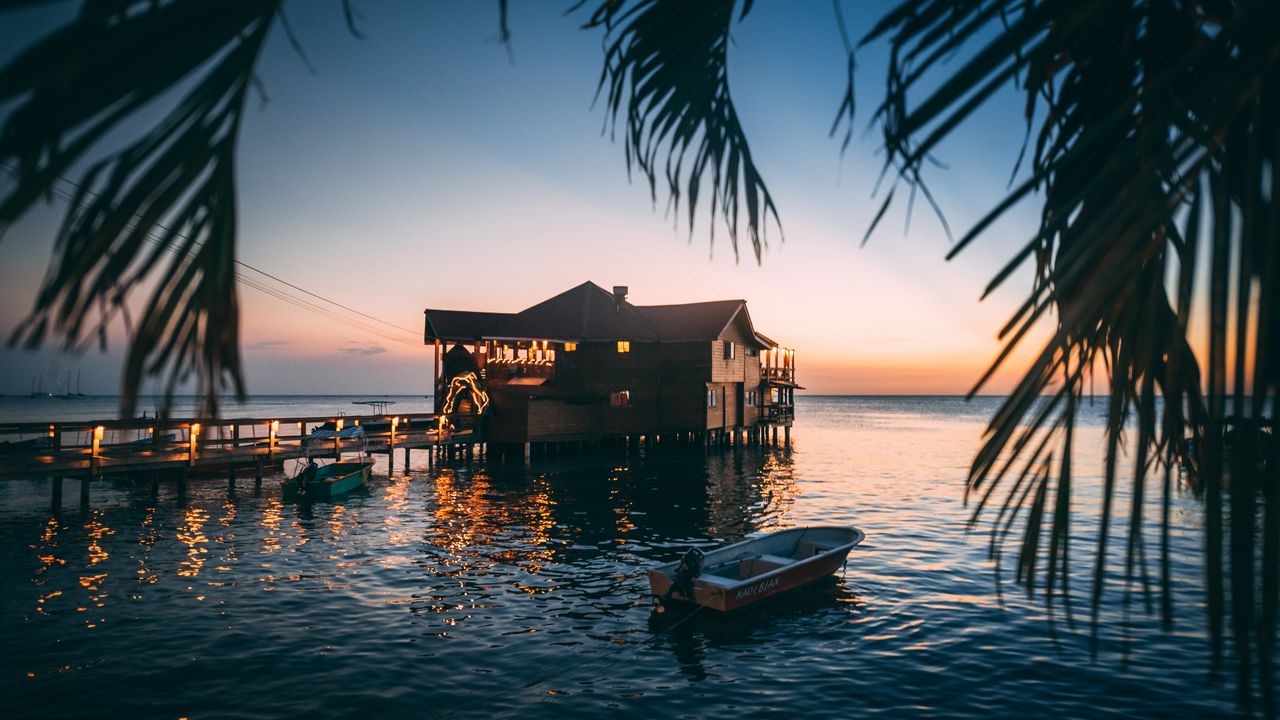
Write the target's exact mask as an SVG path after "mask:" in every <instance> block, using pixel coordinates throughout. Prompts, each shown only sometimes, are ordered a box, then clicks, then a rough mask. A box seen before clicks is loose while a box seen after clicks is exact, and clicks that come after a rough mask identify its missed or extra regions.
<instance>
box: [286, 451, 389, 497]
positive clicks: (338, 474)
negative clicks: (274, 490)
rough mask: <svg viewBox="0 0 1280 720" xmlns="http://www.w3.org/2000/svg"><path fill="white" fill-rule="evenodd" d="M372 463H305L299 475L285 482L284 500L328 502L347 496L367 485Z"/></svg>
mask: <svg viewBox="0 0 1280 720" xmlns="http://www.w3.org/2000/svg"><path fill="white" fill-rule="evenodd" d="M372 467H373V461H372V460H345V461H338V462H334V463H329V464H328V465H317V464H316V463H315V462H311V463H309V464H308V465H307V466H306V467H305V468H303V470H302V472H300V473H298V474H297V475H295V476H293V477H291V478H286V479H285V481H284V498H285V499H286V500H328V499H329V498H332V497H335V496H338V495H341V494H343V493H348V492H351V491H352V490H355V489H356V488H358V487H361V486H363V485H364V484H365V483H366V482H368V481H369V470H370V468H372Z"/></svg>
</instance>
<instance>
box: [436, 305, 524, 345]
mask: <svg viewBox="0 0 1280 720" xmlns="http://www.w3.org/2000/svg"><path fill="white" fill-rule="evenodd" d="M424 312H425V313H426V316H427V328H426V335H425V337H426V339H427V340H432V339H434V338H441V339H448V340H480V339H481V338H486V337H508V335H507V334H506V333H507V331H508V330H509V329H510V325H511V321H512V319H513V318H514V317H515V316H514V315H512V314H511V313H495V312H471V311H468V310H431V309H427V310H426V311H424Z"/></svg>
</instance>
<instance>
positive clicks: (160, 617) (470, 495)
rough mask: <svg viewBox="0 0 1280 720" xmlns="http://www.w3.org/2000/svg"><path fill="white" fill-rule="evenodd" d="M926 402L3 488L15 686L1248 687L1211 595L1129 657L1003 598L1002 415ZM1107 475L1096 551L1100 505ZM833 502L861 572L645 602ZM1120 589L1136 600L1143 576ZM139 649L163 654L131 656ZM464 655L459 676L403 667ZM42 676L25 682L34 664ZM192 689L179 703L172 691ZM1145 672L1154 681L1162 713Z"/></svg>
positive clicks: (1185, 572)
mask: <svg viewBox="0 0 1280 720" xmlns="http://www.w3.org/2000/svg"><path fill="white" fill-rule="evenodd" d="M945 404H946V403H941V405H945ZM957 404H958V406H959V407H961V408H963V407H965V406H964V405H963V404H962V403H957ZM850 405H853V406H854V409H853V410H850V409H849V406H850ZM914 405H915V403H913V402H912V401H899V402H896V403H894V402H887V401H859V402H857V403H844V404H841V403H834V402H833V403H830V408H823V407H813V406H806V407H807V409H806V412H807V413H809V414H808V415H806V417H805V421H804V422H805V427H804V429H803V432H797V438H796V440H795V442H794V445H793V448H792V451H791V452H787V451H785V450H781V449H778V450H775V449H771V448H768V449H758V450H757V449H744V450H730V451H727V452H723V453H721V452H713V453H711V454H709V455H705V456H704V455H703V454H702V453H700V452H699V453H692V454H686V453H680V452H664V451H662V450H660V449H655V451H654V452H652V453H649V454H640V455H630V456H621V455H620V456H617V457H614V458H608V457H601V456H586V455H583V456H568V457H563V458H557V460H556V461H555V462H538V461H535V462H534V463H533V464H532V465H531V466H524V465H520V464H513V465H506V466H503V465H496V464H495V465H486V464H483V463H474V464H470V463H462V464H457V465H455V466H451V467H447V468H432V469H430V470H423V469H421V468H420V469H419V470H418V471H417V472H416V474H415V475H413V476H409V475H404V476H401V475H397V476H395V477H386V476H385V475H379V476H375V477H374V478H373V479H372V480H371V483H370V489H369V492H367V493H364V494H353V495H351V496H349V497H344V498H342V499H341V500H340V501H339V502H337V503H316V504H313V505H298V504H293V503H282V502H281V500H280V497H279V492H278V489H277V487H276V486H275V484H274V483H268V484H267V485H266V489H265V491H264V496H263V497H261V498H253V497H248V496H247V494H246V495H242V496H241V497H240V498H239V499H238V500H236V501H235V502H230V501H228V499H227V495H226V492H225V486H224V485H223V484H222V483H221V482H218V481H209V482H192V483H190V485H189V488H188V493H187V506H186V507H175V506H174V503H173V502H172V501H171V500H172V497H171V493H168V492H166V493H162V494H161V495H162V496H163V497H164V501H163V502H161V501H158V500H156V499H154V498H153V497H152V496H151V493H150V488H149V487H147V486H146V485H145V484H143V485H141V486H137V485H136V484H131V483H120V484H118V485H113V486H112V487H108V488H104V489H102V490H101V491H98V490H96V489H95V494H94V510H95V511H94V512H93V513H90V514H86V515H85V516H84V519H82V520H81V519H77V520H76V521H70V520H69V519H68V518H64V519H63V520H59V519H57V518H52V519H51V518H50V517H49V515H48V513H47V504H48V503H47V494H41V495H40V496H39V497H38V498H35V500H33V501H32V502H31V503H30V506H31V508H33V509H31V510H30V511H27V510H8V509H6V507H5V506H4V505H3V504H0V513H4V512H7V513H8V515H7V516H6V517H7V520H8V521H7V522H3V523H0V536H2V537H0V539H3V540H5V541H7V544H8V546H11V547H14V548H19V551H17V552H14V553H11V554H9V555H8V556H7V557H6V556H4V555H0V570H2V574H0V580H3V581H4V582H5V583H6V589H7V590H6V593H4V594H3V595H2V596H0V608H2V609H3V610H5V611H6V612H4V613H0V623H3V626H2V627H0V632H3V636H4V637H6V640H7V641H9V642H11V644H12V646H13V647H20V648H22V649H23V656H22V659H21V662H22V664H23V667H21V668H17V669H15V672H12V673H8V674H2V673H0V685H3V687H0V691H3V692H4V693H6V697H11V698H14V699H15V700H16V701H17V702H20V703H23V704H24V705H23V706H24V707H41V708H46V709H47V710H48V713H47V714H48V715H51V716H54V715H75V714H77V713H81V714H83V712H84V711H83V709H77V708H78V707H80V706H78V705H76V703H77V702H81V701H82V698H84V697H93V698H95V699H97V701H98V703H97V704H96V705H95V707H94V710H95V712H97V713H98V714H101V715H109V716H147V717H162V716H175V717H176V716H180V715H182V714H186V713H187V712H190V714H191V715H197V714H207V715H210V716H235V715H237V714H246V708H248V707H251V708H252V711H250V712H249V714H261V715H273V716H275V715H279V716H299V715H307V714H313V715H314V714H350V715H363V714H368V715H378V716H388V715H407V716H416V715H421V714H422V712H423V710H424V709H426V710H427V712H428V714H430V713H440V714H444V713H449V712H454V711H457V712H456V716H459V717H465V716H475V715H482V714H491V715H496V716H507V717H510V716H516V715H520V716H521V717H559V716H562V715H564V716H575V717H585V716H603V715H628V714H638V713H639V712H645V713H659V714H664V715H666V714H670V715H673V716H685V715H706V716H739V715H748V716H749V715H752V714H753V712H752V711H753V709H755V708H766V707H769V708H779V707H783V706H785V707H787V708H788V710H794V714H797V715H802V716H804V715H812V716H818V715H831V714H833V710H832V708H833V706H832V705H831V703H830V701H829V698H832V697H835V698H839V699H840V702H841V705H840V707H839V712H840V714H854V715H857V714H863V713H868V712H878V713H880V714H890V715H904V716H905V715H935V716H937V715H949V716H968V717H974V718H978V717H981V718H991V717H1000V716H1004V717H1017V716H1020V715H1028V714H1046V715H1048V714H1053V715H1061V716H1075V717H1089V716H1094V715H1096V714H1097V713H1096V712H1093V711H1095V710H1097V709H1098V708H1099V707H1102V706H1104V705H1106V706H1107V707H1109V708H1111V709H1113V710H1114V711H1115V712H1118V713H1125V714H1129V715H1143V714H1146V715H1150V714H1152V713H1151V712H1150V708H1151V707H1168V708H1175V709H1176V711H1177V712H1180V713H1181V714H1183V715H1184V716H1203V715H1206V714H1213V713H1215V712H1218V711H1221V710H1222V708H1223V707H1226V708H1228V709H1229V707H1230V696H1229V693H1228V694H1227V695H1226V698H1225V704H1221V703H1218V700H1217V698H1218V691H1217V690H1209V689H1205V688H1204V684H1203V683H1202V682H1200V681H1201V680H1202V673H1201V670H1202V669H1203V668H1204V667H1205V662H1204V659H1203V653H1202V652H1200V650H1201V649H1202V647H1203V643H1202V636H1203V635H1204V632H1205V629H1204V625H1203V621H1202V616H1201V615H1198V614H1196V613H1195V611H1194V609H1192V610H1189V611H1186V612H1184V613H1183V614H1182V615H1180V616H1179V625H1178V626H1177V631H1176V633H1173V634H1169V635H1165V636H1161V637H1160V638H1158V639H1157V640H1156V641H1154V642H1153V643H1152V644H1151V645H1141V644H1135V645H1134V651H1133V652H1132V654H1131V656H1130V658H1129V663H1128V664H1127V665H1124V666H1120V665H1119V664H1118V663H1117V664H1114V665H1113V664H1104V663H1105V662H1106V661H1105V657H1106V656H1105V647H1106V646H1105V645H1104V651H1103V652H1104V654H1103V657H1104V663H1099V664H1098V665H1092V664H1091V663H1090V662H1089V648H1088V645H1087V637H1086V638H1085V639H1084V640H1083V641H1079V642H1077V641H1076V640H1073V639H1072V637H1071V636H1070V635H1069V634H1067V636H1066V637H1065V638H1063V639H1062V640H1061V641H1060V643H1059V646H1058V647H1055V646H1054V645H1053V644H1052V643H1051V641H1049V640H1047V639H1046V637H1045V636H1046V632H1045V627H1044V620H1043V618H1044V617H1045V612H1044V609H1043V607H1042V604H1041V602H1040V600H1039V599H1037V600H1035V601H1033V602H1027V601H1025V600H1023V599H1022V598H1021V597H1020V596H1017V597H1006V604H1005V606H1004V607H1003V608H1002V607H1001V606H1000V605H999V603H998V600H997V597H996V595H995V593H994V590H993V586H992V582H991V575H990V570H991V566H990V563H989V561H988V560H987V558H986V554H985V551H986V547H985V544H984V542H983V540H984V538H985V535H983V534H982V533H981V532H979V533H978V534H977V536H976V537H974V536H970V539H968V540H966V539H965V537H966V536H965V521H966V520H967V517H968V510H966V509H965V508H964V507H963V505H962V503H961V494H962V487H963V485H962V481H963V477H964V473H965V470H966V469H967V464H968V461H969V459H970V458H971V453H972V450H973V448H974V446H975V445H976V441H977V438H978V437H979V436H980V434H981V431H982V429H983V427H984V421H985V417H986V413H985V411H979V412H976V413H966V412H964V411H959V412H952V411H951V410H945V411H936V412H934V411H922V410H919V409H918V408H915V407H914ZM923 405H924V406H926V407H927V405H928V404H927V403H925V404H923ZM935 406H940V405H939V404H938V403H935ZM948 407H949V406H948ZM930 412H933V413H934V414H933V415H930ZM1081 442H1082V447H1083V446H1084V441H1083V435H1082V441H1081ZM922 448H923V449H925V450H927V452H924V451H922ZM1086 452H1087V451H1082V453H1086ZM1096 459H1097V458H1089V457H1082V458H1081V462H1080V465H1081V467H1082V468H1083V467H1086V466H1087V465H1088V464H1089V462H1090V461H1091V460H1096ZM1081 472H1082V474H1083V473H1084V470H1082V471H1081ZM1089 482H1090V479H1089V477H1087V476H1083V477H1082V479H1081V484H1080V487H1081V493H1080V496H1079V501H1080V502H1081V504H1082V507H1083V508H1084V509H1083V510H1082V514H1081V515H1080V521H1079V523H1078V525H1076V528H1077V529H1078V531H1079V538H1078V539H1076V538H1073V543H1075V544H1073V546H1072V553H1073V557H1077V558H1083V557H1086V553H1085V552H1083V551H1084V550H1087V549H1088V548H1087V546H1088V545H1089V543H1090V542H1091V541H1092V538H1093V537H1094V533H1095V532H1096V528H1097V522H1096V520H1097V519H1096V516H1091V515H1090V514H1089V509H1088V507H1089V506H1088V503H1090V502H1092V501H1093V499H1094V498H1095V497H1096V492H1095V491H1094V490H1091V489H1090V488H1091V486H1090V485H1089ZM33 485H35V483H33ZM42 487H43V486H42ZM3 492H5V491H4V490H3V489H2V488H0V493H3ZM1090 493H1093V494H1090ZM1192 502H1193V501H1191V500H1189V499H1188V500H1187V503H1188V504H1187V505H1181V504H1175V506H1174V516H1175V518H1182V517H1183V514H1184V513H1185V516H1186V522H1185V524H1184V527H1183V528H1182V529H1180V530H1178V531H1176V532H1175V533H1174V536H1173V538H1172V543H1173V555H1172V564H1173V567H1172V571H1173V573H1174V575H1175V577H1177V578H1179V581H1178V582H1179V585H1178V590H1177V592H1178V602H1179V603H1180V606H1181V607H1183V608H1187V607H1191V606H1194V605H1195V604H1196V603H1197V602H1201V601H1202V596H1203V591H1202V588H1201V586H1200V585H1198V584H1197V582H1196V580H1195V578H1197V577H1198V576H1197V573H1198V567H1196V564H1195V563H1196V557H1197V555H1196V552H1197V549H1198V548H1199V547H1200V546H1201V536H1200V535H1199V532H1198V525H1197V523H1196V522H1193V521H1194V520H1195V519H1196V510H1197V508H1196V507H1195V506H1194V505H1193V504H1190V503H1192ZM827 523H840V524H846V523H847V524H855V525H858V526H860V527H862V528H863V529H865V530H866V531H867V532H868V541H867V543H866V549H865V550H862V551H859V552H855V553H854V554H852V555H851V557H850V566H849V570H848V573H847V574H845V575H836V576H834V577H832V578H829V579H828V580H826V581H824V582H821V583H818V584H816V585H813V586H811V587H809V588H806V589H804V590H801V591H800V592H797V593H790V594H787V595H784V596H781V597H779V598H775V599H771V600H769V601H766V602H762V603H761V604H759V605H757V606H754V607H750V608H748V609H746V610H745V611H743V612H742V613H735V614H734V615H731V616H721V615H716V614H713V613H710V612H709V611H708V612H706V613H699V614H696V615H694V616H692V617H690V618H688V619H687V621H686V622H684V623H683V624H679V625H674V624H672V623H670V621H666V622H667V624H663V625H653V626H651V625H650V624H649V622H648V617H649V612H648V608H649V605H648V599H647V597H646V594H647V589H648V587H647V582H646V580H645V577H644V573H643V571H644V569H645V568H646V567H648V566H650V565H653V564H656V563H658V562H662V561H668V560H671V559H674V558H676V557H678V556H679V555H680V554H681V553H682V552H683V551H684V549H685V548H686V547H687V546H689V545H692V544H699V545H709V544H719V543H722V542H727V541H732V540H736V539H739V538H741V537H742V536H744V535H746V534H748V533H752V532H756V531H762V530H772V529H776V528H784V527H791V526H797V525H805V524H827ZM1077 545H1079V546H1080V548H1081V552H1079V553H1077V552H1076V550H1077ZM1150 547H1151V548H1155V547H1156V546H1155V545H1151V546H1150ZM1116 577H1119V575H1117V576H1116ZM1188 578H1190V579H1188ZM1080 584H1081V583H1077V585H1080ZM188 588H191V590H188ZM193 596H195V597H203V598H206V604H194V603H193V602H192V597H193ZM113 597H114V598H115V599H117V600H118V599H119V598H122V597H124V598H129V601H128V602H124V603H121V602H118V601H117V602H112V598H113ZM1117 597H1118V596H1117ZM213 603H222V605H220V606H218V607H217V611H216V612H215V611H213V608H209V607H207V604H213ZM1135 609H1138V608H1137V603H1136V601H1135ZM1102 613H1103V615H1104V617H1122V616H1123V613H1124V607H1123V605H1122V603H1121V600H1119V599H1117V600H1115V601H1110V600H1108V601H1107V603H1106V604H1104V606H1103V608H1102ZM104 621H105V623H104ZM90 624H92V625H93V627H91V628H86V625H90ZM86 630H88V631H89V632H86ZM141 654H145V655H146V657H147V658H148V661H149V663H148V668H151V669H139V668H138V667H137V666H134V665H131V664H129V663H127V662H124V659H125V658H130V657H137V656H139V655H141ZM1169 657H1179V658H1180V662H1179V663H1178V664H1177V665H1175V666H1171V664H1170V663H1168V661H1167V658H1169ZM103 658H106V659H107V660H108V661H107V662H103V661H102V659H103ZM5 662H9V663H16V662H18V660H17V659H16V658H15V659H9V660H5V659H3V658H0V663H5ZM371 666H376V667H377V668H378V669H379V672H377V673H369V672H368V670H369V668H370V667H371ZM446 667H447V668H448V672H449V675H448V678H447V682H435V680H436V678H430V679H429V681H426V682H408V681H406V680H405V678H413V677H417V676H419V675H420V674H421V673H422V672H423V669H424V668H446ZM7 668H8V666H7V665H6V666H5V669H7ZM17 670H20V671H21V672H18V671H17ZM26 673H33V674H34V677H32V678H31V679H30V680H31V682H30V683H29V684H16V683H15V682H14V680H13V679H15V678H26V677H27V675H26ZM175 673H176V675H175ZM175 677H178V678H181V680H182V682H181V683H180V684H179V683H176V682H175ZM195 677H199V678H202V679H203V680H205V681H202V682H193V681H190V679H191V678H195ZM1028 677H1030V678H1031V681H1030V682H1026V681H1025V680H1026V678H1028ZM4 678H9V679H8V680H5V679H4ZM303 678H307V679H313V678H314V679H321V680H322V681H323V682H324V683H326V684H327V685H326V687H340V688H342V691H341V692H328V691H327V690H326V691H319V692H318V691H317V690H316V685H315V684H314V683H310V682H302V681H301V679H303ZM541 678H549V679H548V680H546V681H545V682H535V681H539V680H540V679H541ZM24 682H26V681H24ZM232 686H234V687H237V689H238V691H237V693H235V694H234V696H233V694H228V693H226V692H225V688H226V687H232ZM975 687H982V688H983V691H982V693H978V694H975V692H973V691H972V688H975ZM175 688H176V690H175ZM548 693H555V694H554V695H550V694H548ZM175 694H176V695H177V696H179V697H180V699H181V702H182V708H181V712H175V710H176V709H177V708H174V707H170V706H169V705H162V704H161V703H162V702H163V701H162V700H158V699H157V698H171V697H172V696H174V695H175ZM633 698H639V699H633ZM823 698H828V700H825V701H824V700H823ZM1117 698H1119V700H1117ZM1141 698H1146V699H1147V701H1149V702H1152V703H1153V704H1151V705H1148V706H1146V709H1147V712H1145V713H1144V712H1143V706H1141V705H1140V703H1141V702H1142V700H1140V699H1141ZM1153 699H1154V700H1153ZM1165 701H1168V703H1169V704H1166V705H1161V704H1159V703H1160V702H1165ZM1108 703H1110V705H1108ZM1116 703H1119V705H1117V704H1116ZM1124 703H1130V704H1128V705H1125V704H1124ZM197 710H199V711H202V712H196V711H197ZM1171 712H1173V711H1172V710H1171Z"/></svg>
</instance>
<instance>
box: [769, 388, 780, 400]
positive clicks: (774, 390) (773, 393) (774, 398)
mask: <svg viewBox="0 0 1280 720" xmlns="http://www.w3.org/2000/svg"><path fill="white" fill-rule="evenodd" d="M770 393H771V394H772V397H773V402H775V403H776V402H778V388H773V389H772V390H771V391H770Z"/></svg>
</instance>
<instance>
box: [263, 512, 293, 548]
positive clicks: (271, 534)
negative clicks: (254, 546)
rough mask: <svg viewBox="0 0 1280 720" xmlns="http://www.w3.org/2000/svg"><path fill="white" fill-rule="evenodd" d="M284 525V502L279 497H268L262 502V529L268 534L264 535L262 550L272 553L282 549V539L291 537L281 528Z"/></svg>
mask: <svg viewBox="0 0 1280 720" xmlns="http://www.w3.org/2000/svg"><path fill="white" fill-rule="evenodd" d="M283 527H284V503H282V502H281V501H280V499H279V498H267V500H266V502H264V503H263V504H262V529H263V530H264V531H265V532H266V534H265V535H263V536H262V550H261V551H260V552H262V553H265V554H270V553H274V552H276V551H277V550H279V549H280V541H281V540H282V539H284V538H288V537H289V535H288V533H285V532H283V531H282V530H281V528H283Z"/></svg>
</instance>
